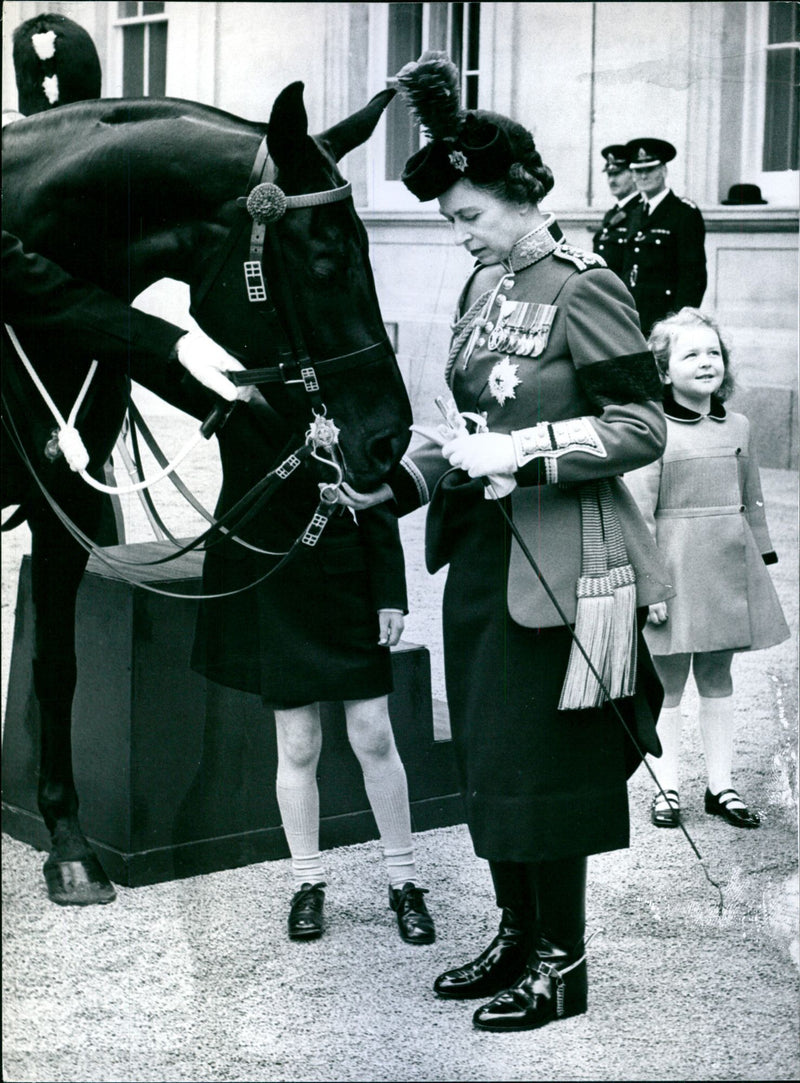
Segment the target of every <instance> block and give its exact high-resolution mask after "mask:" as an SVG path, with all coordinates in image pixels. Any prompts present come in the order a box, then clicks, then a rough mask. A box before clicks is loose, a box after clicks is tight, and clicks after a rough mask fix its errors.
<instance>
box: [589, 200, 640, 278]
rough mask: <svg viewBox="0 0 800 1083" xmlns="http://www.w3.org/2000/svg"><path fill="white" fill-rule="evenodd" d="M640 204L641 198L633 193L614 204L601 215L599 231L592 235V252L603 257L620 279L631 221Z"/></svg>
mask: <svg viewBox="0 0 800 1083" xmlns="http://www.w3.org/2000/svg"><path fill="white" fill-rule="evenodd" d="M641 202H642V197H641V196H640V195H639V193H638V192H635V193H634V194H633V195H632V196H629V197H628V198H627V199H626V200H623V202H621V203H616V204H615V205H614V206H613V207H612V208H611V209H610V210H608V211H606V213H605V214H604V215H603V221H602V222H601V223H600V229H599V230H598V231H597V233H595V235H594V241H593V244H592V247H593V249H594V251H595V252H596V253H597V255H598V256H602V257H603V259H604V260H605V262H606V266H607V267H610V268H611V270H612V271H613V272H614V273H615V274H618V275H619V276H620V278H621V277H622V275H623V268H624V265H625V244H626V242H627V240H628V237H629V236H630V232H631V220H632V217H633V214H634V211H635V210H636V208H637V207H639V206H640V205H641Z"/></svg>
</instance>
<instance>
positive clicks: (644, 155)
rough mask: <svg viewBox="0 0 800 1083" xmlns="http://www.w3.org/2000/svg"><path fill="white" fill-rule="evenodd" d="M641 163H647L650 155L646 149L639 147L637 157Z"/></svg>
mask: <svg viewBox="0 0 800 1083" xmlns="http://www.w3.org/2000/svg"><path fill="white" fill-rule="evenodd" d="M636 157H637V158H638V159H639V161H640V162H646V161H647V159H648V157H649V155H648V153H647V151H646V150H645V149H644V147H639V153H638V154H637V155H636Z"/></svg>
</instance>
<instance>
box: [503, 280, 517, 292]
mask: <svg viewBox="0 0 800 1083" xmlns="http://www.w3.org/2000/svg"><path fill="white" fill-rule="evenodd" d="M513 285H514V279H513V278H504V279H503V289H504V290H510V289H511V288H512V286H513Z"/></svg>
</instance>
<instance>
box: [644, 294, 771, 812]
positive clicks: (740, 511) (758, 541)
mask: <svg viewBox="0 0 800 1083" xmlns="http://www.w3.org/2000/svg"><path fill="white" fill-rule="evenodd" d="M648 345H649V346H650V349H651V350H652V352H653V354H654V356H655V359H656V364H657V365H658V368H659V371H660V373H661V378H662V381H663V383H664V412H665V413H666V416H667V447H666V450H665V452H664V455H663V457H662V458H661V459H659V460H657V461H656V462H654V463H651V464H650V465H648V466H645V467H642V468H641V469H639V470H636V471H634V472H632V473H630V474H628V475H626V477H625V482H626V484H627V485H628V487H629V488H630V490H631V492H632V494H633V496H634V497H635V499H636V501H637V503H638V504H639V507H640V508H641V510H642V513H643V514H644V516H645V519H646V520H647V522H648V525H649V526H650V529H651V531H652V532H653V534H654V536H655V538H656V541H657V543H658V546H659V549H660V550H661V552H662V555H663V556H664V557H665V559H666V561H667V565H668V567H669V570H670V573H671V576H672V582H673V584H674V586H675V590H676V595H675V597H674V598H672V599H670V601H669V602H658V603H656V604H655V605H651V606H650V608H649V615H648V624H647V626H646V629H645V638H646V640H647V645H648V647H649V648H650V653H651V655H652V656H653V662H654V664H655V667H656V669H657V671H658V674H659V676H660V677H661V681H662V684H663V685H664V704H663V707H662V709H661V714H660V716H659V721H658V735H659V737H660V738H661V744H662V747H663V755H662V757H661V759H660V760H658V762H657V763H654V768H655V770H656V774H657V776H658V778H659V781H660V783H661V786H662V788H663V790H664V791H665V793H666V798H665V797H664V796H663V795H662V794H661V793H658V794H656V796H655V797H654V798H653V803H652V808H651V820H652V822H653V823H654V824H655V826H656V827H677V826H678V824H679V820H680V799H679V795H678V785H679V781H678V760H679V751H680V738H681V698H682V696H683V691H684V688H685V686H686V680H687V678H688V676H689V669H690V667H691V669H692V671H693V673H694V679H695V682H696V684H697V691H698V693H699V699H700V707H699V721H700V732H701V735H702V740H703V748H704V751H705V759H706V769H707V772H708V788H707V789H706V794H705V810H706V812H707V813H710V814H711V815H714V816H721V817H723V819H725V820H727V822H728V823H729V824H733V826H735V827H745V828H756V827H758V826H759V823H760V820H759V817H758V815H757V814H756V813H755V812H752V811H750V809H748V807H747V805H746V804H745V802H744V801H742V799H741V798H740V797H739V794H738V793H737V792H736V790H735V789H734V788H733V783H732V778H731V763H732V758H733V732H734V712H733V709H732V704H731V696H732V693H733V685H732V682H731V662H732V660H733V654H734V652H735V651H752V650H761V649H762V648H764V647H772V646H774V645H775V644H776V643H781V642H783V640H784V639H786V638H787V637H788V636H789V629H788V627H787V625H786V621H785V620H784V617H783V612H782V610H781V606H780V603H779V601H778V598H777V595H776V593H775V589H774V587H773V585H772V580H771V579H770V576H769V573H768V572H767V570H766V569H765V567H764V565H765V564H774V563H775V562H776V561H777V559H778V558H777V556H776V555H775V553H774V552H773V550H772V545H771V543H770V539H769V533H768V531H767V523H766V517H765V514H764V502H763V499H762V496H761V482H760V479H759V473H758V465H757V462H756V458H755V450H754V448H753V446H752V444H751V440H750V425H749V422H748V420H747V418H746V417H744V416H743V415H742V414H735V413H733V412H732V411H727V410H726V409H725V407H724V406H723V403H724V402H725V400H726V399H727V398H728V397H729V396H730V394H731V393H732V391H733V377H732V375H731V372H730V368H729V360H728V351H727V349H726V347H725V344H724V343H723V342H722V340H721V338H720V336H719V332H718V330H717V327H716V325H715V324H714V323H713V322H712V321H711V320H710V319H709V318H708V317H707V316H705V315H703V313H701V312H699V311H698V310H697V309H694V308H682V309H681V310H680V312H678V313H677V315H674V316H669V317H667V318H666V319H665V320H662V321H660V322H658V323H656V325H655V326H654V327H653V330H652V333H651V335H650V339H649V342H648Z"/></svg>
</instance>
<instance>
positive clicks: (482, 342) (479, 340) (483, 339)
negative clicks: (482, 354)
mask: <svg viewBox="0 0 800 1083" xmlns="http://www.w3.org/2000/svg"><path fill="white" fill-rule="evenodd" d="M478 345H479V346H485V345H486V339H485V338H479V339H478Z"/></svg>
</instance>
